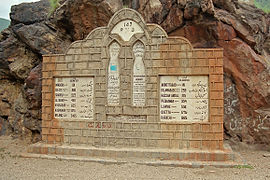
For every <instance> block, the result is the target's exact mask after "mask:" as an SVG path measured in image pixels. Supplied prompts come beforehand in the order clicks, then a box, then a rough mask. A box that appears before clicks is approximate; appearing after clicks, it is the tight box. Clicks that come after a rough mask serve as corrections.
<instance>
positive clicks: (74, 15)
mask: <svg viewBox="0 0 270 180" xmlns="http://www.w3.org/2000/svg"><path fill="white" fill-rule="evenodd" d="M123 2H124V3H123ZM123 2H122V1H121V0H92V1H90V0H62V1H60V6H59V7H58V8H57V9H56V10H55V12H54V13H53V14H52V15H51V16H50V17H48V10H49V3H48V1H47V0H41V1H40V2H35V3H24V4H21V5H18V6H13V7H12V12H11V14H10V15H11V20H12V22H11V26H10V27H9V28H8V29H6V30H4V31H2V33H1V35H0V82H1V85H2V86H1V87H0V100H1V101H0V135H1V134H4V133H13V134H17V135H23V136H26V137H30V138H31V139H37V140H38V137H39V133H40V130H41V112H40V106H41V92H40V91H41V61H42V55H43V54H48V53H63V52H64V51H65V49H66V48H67V47H68V45H69V44H70V43H71V42H72V41H75V40H78V39H83V38H85V37H86V36H87V34H88V33H89V32H91V30H93V29H94V28H96V27H99V26H105V25H107V23H108V21H109V19H110V17H111V16H112V15H113V14H114V12H116V11H117V10H119V9H121V8H122V7H123V4H125V5H128V6H129V7H131V8H133V9H135V10H137V11H139V12H140V13H141V14H142V16H143V17H144V19H145V20H146V21H147V22H149V23H157V24H160V25H161V26H162V27H163V28H164V29H165V30H166V31H167V33H168V34H169V35H177V36H184V37H186V38H187V39H189V40H190V42H191V43H192V44H193V46H194V47H195V48H196V47H205V48H207V47H222V48H223V49H224V71H225V75H224V84H225V85H224V96H225V97H224V104H225V110H224V128H225V135H226V136H225V137H226V138H228V139H232V140H236V141H244V142H246V143H264V144H270V28H269V27H270V14H265V13H264V12H263V11H261V10H259V9H257V8H255V7H254V6H252V5H250V4H246V3H243V2H238V1H237V0H228V1H227V0H226V1H225V0H128V1H123ZM26 9H27V11H26Z"/></svg>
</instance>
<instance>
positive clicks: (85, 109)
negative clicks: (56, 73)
mask: <svg viewBox="0 0 270 180" xmlns="http://www.w3.org/2000/svg"><path fill="white" fill-rule="evenodd" d="M93 101H94V79H93V77H76V78H75V77H70V78H69V77H61V78H55V98H54V117H55V118H58V119H62V118H69V119H93V114H94V113H93V103H94V102H93Z"/></svg>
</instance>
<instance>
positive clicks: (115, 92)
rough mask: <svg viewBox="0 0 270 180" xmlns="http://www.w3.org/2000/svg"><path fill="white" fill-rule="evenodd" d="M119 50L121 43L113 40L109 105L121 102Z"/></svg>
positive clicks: (109, 76)
mask: <svg viewBox="0 0 270 180" xmlns="http://www.w3.org/2000/svg"><path fill="white" fill-rule="evenodd" d="M119 52H120V45H119V44H118V43H117V42H113V43H112V44H111V45H110V47H109V53H110V62H109V67H108V105H119V103H120V94H119V93H120V77H119V62H118V55H119Z"/></svg>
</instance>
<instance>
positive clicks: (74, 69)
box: [42, 9, 223, 150]
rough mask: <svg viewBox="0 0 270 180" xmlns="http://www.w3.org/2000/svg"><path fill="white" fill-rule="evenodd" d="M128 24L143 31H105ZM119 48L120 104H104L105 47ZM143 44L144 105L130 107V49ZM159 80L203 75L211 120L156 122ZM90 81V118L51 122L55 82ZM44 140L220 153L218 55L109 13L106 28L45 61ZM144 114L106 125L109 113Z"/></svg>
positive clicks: (140, 21)
mask: <svg viewBox="0 0 270 180" xmlns="http://www.w3.org/2000/svg"><path fill="white" fill-rule="evenodd" d="M129 17H130V18H131V19H133V20H134V21H135V22H137V23H138V24H139V25H140V26H141V27H142V28H143V29H144V30H145V32H144V34H136V35H134V36H133V37H132V38H131V39H130V41H129V42H124V41H123V40H122V39H121V38H120V37H119V36H118V35H115V34H110V31H111V29H112V28H113V27H114V26H115V25H116V24H117V23H118V22H120V21H121V20H124V19H127V18H129ZM113 41H117V42H118V43H119V44H120V45H121V51H120V55H119V65H120V92H121V93H120V105H119V106H108V105H107V97H106V95H107V68H108V63H109V52H108V46H109V45H110V43H111V42H113ZM136 41H141V42H142V43H143V44H144V45H145V56H144V59H143V61H144V65H145V69H146V105H145V106H144V107H133V106H132V99H131V98H132V73H133V63H134V57H133V54H132V46H133V44H134V43H135V42H136ZM160 75H207V76H209V95H210V96H209V122H203V123H194V122H193V123H191V122H190V123H189V122H184V123H183V122H181V123H180V122H179V123H175V122H174V123H169V122H166V123H165V122H160V119H159V77H160ZM79 76H93V77H94V90H95V92H94V97H95V108H94V109H95V112H94V114H95V115H94V121H90V120H80V119H65V120H58V119H55V118H54V115H53V107H54V99H53V98H54V94H53V92H54V82H53V81H54V77H79ZM42 85H43V87H42V139H43V141H45V142H46V143H65V144H86V145H89V146H96V147H138V148H139V147H141V148H165V149H206V150H219V149H223V50H222V49H193V48H192V46H191V44H190V42H189V41H188V40H186V39H185V38H181V37H168V36H167V34H166V33H165V31H164V30H163V29H162V28H161V27H160V26H158V25H154V24H149V25H146V24H145V23H144V21H143V19H142V18H141V16H140V15H139V14H138V13H136V12H135V11H133V10H127V9H124V10H122V11H120V12H119V13H118V14H116V15H115V16H113V18H112V19H111V21H110V24H109V25H108V26H107V27H102V28H97V29H95V30H94V31H92V32H91V33H90V34H89V35H88V37H87V38H86V39H85V40H83V41H76V42H74V43H73V44H72V45H71V46H70V47H69V49H68V50H67V52H66V54H65V55H48V56H44V58H43V81H42ZM121 115H125V116H144V117H146V119H145V121H142V122H141V121H138V122H137V121H128V120H121V121H120V120H116V121H109V120H108V116H121Z"/></svg>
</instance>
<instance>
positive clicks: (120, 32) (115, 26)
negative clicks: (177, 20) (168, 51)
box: [65, 8, 193, 54]
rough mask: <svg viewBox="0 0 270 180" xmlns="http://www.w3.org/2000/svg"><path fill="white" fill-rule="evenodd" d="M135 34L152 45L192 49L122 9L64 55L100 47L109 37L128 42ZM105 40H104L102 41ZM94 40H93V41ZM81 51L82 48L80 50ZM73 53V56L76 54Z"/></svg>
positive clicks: (157, 27)
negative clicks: (173, 45) (141, 36)
mask: <svg viewBox="0 0 270 180" xmlns="http://www.w3.org/2000/svg"><path fill="white" fill-rule="evenodd" d="M135 34H144V36H145V38H146V39H148V40H149V42H152V43H158V44H161V43H166V42H167V43H172V44H175V43H184V44H186V49H188V50H192V49H193V47H192V45H191V43H190V42H189V40H187V39H186V38H184V37H178V36H175V37H168V35H167V33H166V31H165V30H164V29H163V28H162V27H161V26H159V25H158V24H152V23H150V24H146V23H145V21H144V19H143V17H142V16H141V15H140V14H139V13H138V12H137V11H135V10H133V9H129V8H123V9H121V10H119V11H118V12H116V13H115V14H114V15H113V16H112V18H111V19H110V21H109V23H108V25H107V26H106V27H99V28H95V29H94V30H92V31H91V32H90V33H89V34H88V36H87V37H86V38H85V39H84V40H79V41H75V42H73V43H72V44H71V45H70V46H69V48H68V49H67V51H66V53H65V54H74V53H75V52H74V49H76V53H79V51H80V50H79V49H80V48H78V47H79V46H80V47H81V46H82V45H83V46H87V47H90V46H97V45H98V46H101V44H102V43H104V42H105V41H104V40H105V39H108V38H109V36H111V35H112V36H119V37H120V38H119V39H121V40H122V41H124V42H129V41H132V40H133V39H134V38H132V37H133V36H134V35H135ZM104 38H105V39H104ZM93 39H94V40H93ZM81 49H82V48H81ZM76 53H75V54H76Z"/></svg>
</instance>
